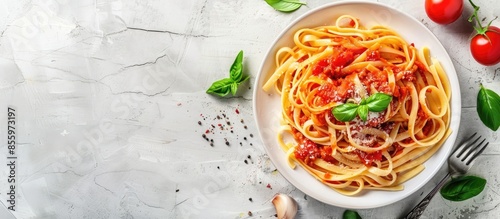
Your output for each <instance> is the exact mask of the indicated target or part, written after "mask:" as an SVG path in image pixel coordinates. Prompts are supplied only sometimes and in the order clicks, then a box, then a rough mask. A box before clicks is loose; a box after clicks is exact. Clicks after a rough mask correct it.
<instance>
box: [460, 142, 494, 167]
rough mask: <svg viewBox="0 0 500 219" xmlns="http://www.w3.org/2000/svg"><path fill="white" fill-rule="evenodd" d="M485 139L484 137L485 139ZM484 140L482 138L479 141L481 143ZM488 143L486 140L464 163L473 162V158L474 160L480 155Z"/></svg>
mask: <svg viewBox="0 0 500 219" xmlns="http://www.w3.org/2000/svg"><path fill="white" fill-rule="evenodd" d="M485 140H486V139H485ZM483 142H484V140H483V141H482V142H481V144H482V143H483ZM488 144H490V143H489V142H486V144H485V145H484V146H483V147H482V148H481V149H480V150H479V151H477V152H475V153H474V154H473V155H472V156H471V157H470V159H469V160H467V162H466V163H465V164H466V165H469V164H471V163H472V162H474V160H476V158H477V157H478V156H479V155H481V154H482V153H483V151H484V149H486V147H488Z"/></svg>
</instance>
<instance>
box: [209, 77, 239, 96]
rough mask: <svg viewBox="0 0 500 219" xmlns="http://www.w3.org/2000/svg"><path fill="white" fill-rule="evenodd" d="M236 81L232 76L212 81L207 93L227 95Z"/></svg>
mask: <svg viewBox="0 0 500 219" xmlns="http://www.w3.org/2000/svg"><path fill="white" fill-rule="evenodd" d="M233 83H234V81H233V80H232V79H231V78H224V79H221V80H218V81H216V82H214V83H212V86H210V87H209V88H208V90H207V94H217V95H219V96H221V97H222V96H226V95H227V94H229V92H230V91H231V89H232V88H231V85H232V84H233Z"/></svg>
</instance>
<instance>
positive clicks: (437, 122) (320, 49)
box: [263, 15, 451, 195]
mask: <svg viewBox="0 0 500 219" xmlns="http://www.w3.org/2000/svg"><path fill="white" fill-rule="evenodd" d="M293 40H294V44H295V45H294V46H293V47H283V48H281V49H279V51H277V53H276V56H275V58H276V60H275V62H276V69H275V71H274V72H273V73H272V74H271V75H270V77H269V79H268V80H267V82H266V83H265V84H264V86H263V89H264V90H265V91H266V92H271V91H272V89H275V90H276V92H278V93H279V94H280V95H281V106H282V116H283V119H282V124H281V128H280V130H279V132H278V142H279V144H280V146H281V147H282V149H283V150H284V152H285V154H286V156H288V159H289V164H290V166H291V167H292V168H294V167H295V165H296V164H299V165H300V166H302V167H303V168H304V169H305V170H307V171H308V172H309V173H310V174H311V175H313V176H314V177H316V178H317V179H318V180H319V181H321V182H323V183H324V184H326V185H328V186H330V187H331V188H333V189H335V190H337V191H338V192H340V193H342V194H345V195H355V194H358V193H360V192H361V191H363V190H367V189H378V190H401V189H403V186H402V183H403V182H405V181H406V180H408V179H411V178H412V177H413V176H415V175H416V174H418V173H419V172H420V171H422V170H423V169H424V165H423V163H424V162H425V161H426V160H427V159H428V158H429V157H431V156H432V155H433V154H434V153H435V152H436V151H437V150H438V149H439V148H440V147H441V145H442V144H443V142H444V141H445V140H446V138H447V137H448V136H449V135H450V133H451V131H450V129H449V123H450V104H449V103H450V97H451V93H450V85H449V82H448V78H447V76H446V73H445V72H444V70H443V68H442V67H441V65H440V64H439V61H438V60H434V59H432V58H431V57H430V52H429V49H428V48H423V49H421V50H417V49H416V48H415V46H414V45H413V44H408V43H407V42H406V41H405V40H404V39H403V38H402V37H400V36H399V34H398V33H396V32H395V31H393V30H391V29H390V28H388V27H384V26H374V27H371V28H369V29H366V28H365V27H363V26H362V25H361V24H360V22H359V21H358V19H356V18H355V17H352V16H349V15H343V16H340V17H339V18H338V19H337V20H336V22H335V25H332V26H320V27H315V28H303V29H299V30H297V31H296V32H295V34H294V36H293ZM375 93H383V94H387V95H390V96H391V97H392V99H391V101H390V104H389V106H388V107H387V108H386V109H385V110H383V111H380V112H371V111H370V112H369V113H368V116H367V118H366V120H363V119H361V118H360V116H356V118H354V119H353V120H352V121H347V122H341V121H339V120H337V119H336V118H335V117H334V115H333V114H332V109H334V108H335V107H337V106H339V105H341V104H344V103H354V104H361V103H362V102H363V101H364V100H366V98H368V97H369V96H371V95H373V94H375ZM286 136H291V137H293V140H292V141H289V140H288V139H287V138H286Z"/></svg>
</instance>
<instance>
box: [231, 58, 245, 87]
mask: <svg viewBox="0 0 500 219" xmlns="http://www.w3.org/2000/svg"><path fill="white" fill-rule="evenodd" d="M242 72H243V50H241V51H240V52H239V53H238V55H237V56H236V59H234V62H233V64H232V65H231V69H230V70H229V78H231V79H233V80H234V81H238V82H239V81H240V80H241V77H242V75H243V74H242Z"/></svg>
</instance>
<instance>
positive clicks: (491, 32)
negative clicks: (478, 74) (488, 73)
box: [470, 26, 500, 65]
mask: <svg viewBox="0 0 500 219" xmlns="http://www.w3.org/2000/svg"><path fill="white" fill-rule="evenodd" d="M470 52H471V54H472V57H474V59H475V60H476V61H477V62H479V63H480V64H482V65H495V64H497V63H499V62H500V28H498V27H494V26H490V27H488V30H487V31H486V33H485V34H477V35H476V36H474V37H473V38H472V40H471V42H470Z"/></svg>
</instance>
